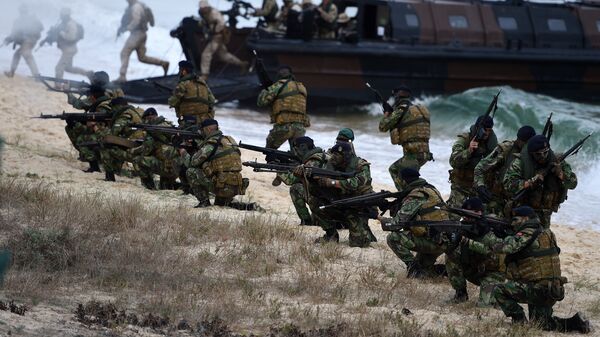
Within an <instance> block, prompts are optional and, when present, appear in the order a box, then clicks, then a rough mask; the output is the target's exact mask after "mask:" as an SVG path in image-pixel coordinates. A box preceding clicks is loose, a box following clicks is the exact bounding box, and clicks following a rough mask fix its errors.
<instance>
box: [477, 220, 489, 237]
mask: <svg viewBox="0 0 600 337" xmlns="http://www.w3.org/2000/svg"><path fill="white" fill-rule="evenodd" d="M489 231H490V226H489V225H488V224H487V223H485V222H479V223H478V224H477V236H484V235H485V234H487V233H488V232H489Z"/></svg>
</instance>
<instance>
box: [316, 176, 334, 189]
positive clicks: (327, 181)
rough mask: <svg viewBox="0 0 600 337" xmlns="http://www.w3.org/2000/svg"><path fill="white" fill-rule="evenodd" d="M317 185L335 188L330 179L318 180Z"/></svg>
mask: <svg viewBox="0 0 600 337" xmlns="http://www.w3.org/2000/svg"><path fill="white" fill-rule="evenodd" d="M318 183H319V186H321V187H329V188H331V187H335V180H333V179H330V178H319V180H318Z"/></svg>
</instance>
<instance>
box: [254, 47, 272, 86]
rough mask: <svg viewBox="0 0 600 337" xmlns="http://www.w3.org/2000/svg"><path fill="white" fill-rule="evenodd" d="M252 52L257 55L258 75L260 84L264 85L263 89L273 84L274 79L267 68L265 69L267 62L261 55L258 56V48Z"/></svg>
mask: <svg viewBox="0 0 600 337" xmlns="http://www.w3.org/2000/svg"><path fill="white" fill-rule="evenodd" d="M252 53H253V54H254V56H255V57H256V63H255V64H256V75H258V80H259V81H260V85H261V86H262V87H263V89H267V88H268V87H270V86H271V85H273V81H272V80H271V78H270V77H269V74H268V73H267V70H266V69H265V64H264V63H263V61H262V59H261V58H260V57H258V54H257V53H256V50H252Z"/></svg>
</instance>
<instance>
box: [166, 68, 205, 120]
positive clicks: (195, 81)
mask: <svg viewBox="0 0 600 337" xmlns="http://www.w3.org/2000/svg"><path fill="white" fill-rule="evenodd" d="M168 103H169V106H170V107H174V108H175V113H176V115H177V118H178V120H179V125H180V126H182V127H187V126H191V125H195V124H200V123H201V122H202V121H203V120H205V119H208V118H214V117H215V111H214V105H215V96H213V94H212V92H211V91H210V88H209V87H208V85H207V84H206V82H205V81H204V80H203V79H201V78H200V77H199V76H197V75H196V74H188V75H186V76H183V77H182V78H180V79H179V83H178V84H177V86H176V87H175V89H174V90H173V95H172V96H171V97H169V100H168ZM194 117H195V118H194ZM184 118H185V119H184Z"/></svg>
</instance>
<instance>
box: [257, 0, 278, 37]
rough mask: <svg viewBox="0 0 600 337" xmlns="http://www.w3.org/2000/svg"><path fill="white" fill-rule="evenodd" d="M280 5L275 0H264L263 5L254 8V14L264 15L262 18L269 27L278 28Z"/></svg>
mask: <svg viewBox="0 0 600 337" xmlns="http://www.w3.org/2000/svg"><path fill="white" fill-rule="evenodd" d="M278 11H279V6H277V1H275V0H263V3H262V7H261V8H260V9H256V10H254V13H252V16H258V17H262V20H263V21H264V22H265V23H266V24H267V29H271V30H275V29H277V12H278Z"/></svg>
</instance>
